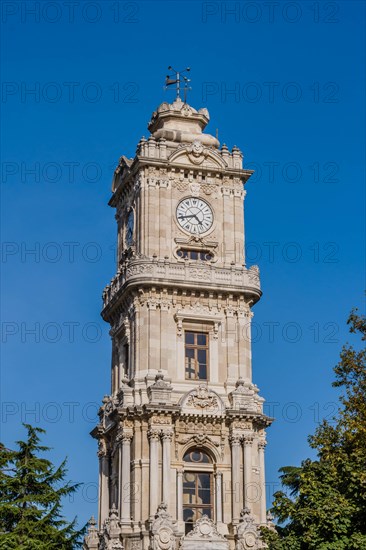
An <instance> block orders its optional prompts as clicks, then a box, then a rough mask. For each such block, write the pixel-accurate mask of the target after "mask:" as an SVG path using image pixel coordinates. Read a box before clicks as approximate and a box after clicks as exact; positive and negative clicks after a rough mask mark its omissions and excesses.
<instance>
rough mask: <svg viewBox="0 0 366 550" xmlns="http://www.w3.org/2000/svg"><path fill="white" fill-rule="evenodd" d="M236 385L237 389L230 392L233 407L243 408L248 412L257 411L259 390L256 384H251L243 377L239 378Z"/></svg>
mask: <svg viewBox="0 0 366 550" xmlns="http://www.w3.org/2000/svg"><path fill="white" fill-rule="evenodd" d="M235 386H236V387H235V390H234V391H232V392H231V393H230V394H229V399H230V403H231V406H232V408H233V409H243V410H245V411H247V412H257V410H258V404H257V398H256V394H257V391H256V388H255V386H254V384H249V383H247V382H245V381H244V380H243V379H242V378H239V380H238V381H237V382H236V385H235Z"/></svg>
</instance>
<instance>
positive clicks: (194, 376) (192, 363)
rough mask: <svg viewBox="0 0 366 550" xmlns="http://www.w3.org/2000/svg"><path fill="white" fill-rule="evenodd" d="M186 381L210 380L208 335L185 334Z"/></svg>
mask: <svg viewBox="0 0 366 550" xmlns="http://www.w3.org/2000/svg"><path fill="white" fill-rule="evenodd" d="M185 370H186V380H207V379H208V333H207V332H191V331H186V332H185Z"/></svg>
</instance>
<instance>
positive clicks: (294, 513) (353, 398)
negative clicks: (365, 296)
mask: <svg viewBox="0 0 366 550" xmlns="http://www.w3.org/2000/svg"><path fill="white" fill-rule="evenodd" d="M348 324H349V326H350V332H351V333H355V334H359V335H360V336H361V341H365V340H366V319H365V317H363V316H359V315H358V314H357V310H353V311H352V312H351V314H350V317H349V319H348ZM334 372H335V381H334V382H333V386H335V387H339V388H342V390H343V391H342V395H341V397H340V406H339V409H338V412H337V415H336V416H335V417H334V418H333V420H332V422H328V421H325V420H324V421H323V422H322V424H321V425H320V426H319V427H318V428H317V430H316V431H315V434H314V435H312V436H310V437H309V444H310V447H312V448H313V449H315V450H316V451H317V460H310V459H307V460H304V461H303V462H302V464H301V466H300V467H293V466H286V467H283V468H281V469H280V472H281V481H282V485H283V487H284V489H285V491H278V492H277V493H275V495H274V502H273V508H272V510H271V512H272V513H273V514H274V516H275V517H276V518H277V520H278V522H279V524H281V525H282V527H277V533H274V532H273V531H270V530H268V529H263V538H264V540H265V541H266V543H267V544H268V547H269V549H270V550H365V549H366V349H365V347H362V348H361V350H355V349H354V348H353V347H352V346H349V345H346V346H344V347H343V349H342V351H341V355H340V361H339V363H338V364H337V365H336V367H335V368H334Z"/></svg>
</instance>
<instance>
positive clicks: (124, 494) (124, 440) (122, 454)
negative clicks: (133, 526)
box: [118, 433, 132, 523]
mask: <svg viewBox="0 0 366 550" xmlns="http://www.w3.org/2000/svg"><path fill="white" fill-rule="evenodd" d="M131 439H132V434H131V433H122V434H121V436H120V446H119V488H120V491H119V506H118V509H119V517H120V518H121V520H122V521H123V522H124V523H129V522H130V520H131Z"/></svg>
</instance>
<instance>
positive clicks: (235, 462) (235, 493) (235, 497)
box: [230, 435, 241, 523]
mask: <svg viewBox="0 0 366 550" xmlns="http://www.w3.org/2000/svg"><path fill="white" fill-rule="evenodd" d="M230 444H231V491H232V508H233V512H232V521H233V523H238V521H239V514H240V509H241V506H240V447H241V442H240V437H239V436H236V435H235V436H231V438H230Z"/></svg>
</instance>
